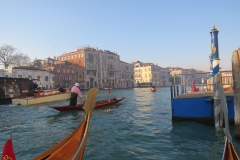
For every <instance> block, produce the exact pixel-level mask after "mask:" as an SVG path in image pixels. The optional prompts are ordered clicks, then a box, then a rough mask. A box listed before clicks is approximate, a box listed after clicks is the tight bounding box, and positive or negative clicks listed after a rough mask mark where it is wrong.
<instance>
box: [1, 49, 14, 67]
mask: <svg viewBox="0 0 240 160" xmlns="http://www.w3.org/2000/svg"><path fill="white" fill-rule="evenodd" d="M15 50H16V48H14V47H13V46H11V45H4V46H2V47H0V63H1V64H3V65H4V67H5V69H8V66H9V65H10V64H11V63H12V60H13V58H12V55H13V52H14V51H15Z"/></svg>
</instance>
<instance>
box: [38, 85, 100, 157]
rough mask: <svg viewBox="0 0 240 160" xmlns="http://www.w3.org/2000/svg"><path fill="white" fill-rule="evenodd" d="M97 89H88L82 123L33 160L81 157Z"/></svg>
mask: <svg viewBox="0 0 240 160" xmlns="http://www.w3.org/2000/svg"><path fill="white" fill-rule="evenodd" d="M98 91H99V90H98V89H97V88H92V89H90V90H89V92H88V94H87V97H86V103H85V104H84V107H83V108H84V110H85V113H86V116H85V118H84V120H83V121H82V123H81V124H80V125H79V126H78V127H77V128H76V129H75V130H74V131H73V132H72V133H71V134H70V135H69V136H68V137H66V138H65V139H64V140H62V141H61V142H60V143H58V144H56V145H55V146H53V147H52V148H50V149H49V150H47V151H46V152H44V153H42V154H40V155H39V156H37V157H35V158H34V160H68V159H74V160H79V159H82V157H83V154H84V149H85V146H86V142H87V134H88V128H89V123H90V120H91V117H92V111H93V109H94V107H95V98H96V95H97V93H98Z"/></svg>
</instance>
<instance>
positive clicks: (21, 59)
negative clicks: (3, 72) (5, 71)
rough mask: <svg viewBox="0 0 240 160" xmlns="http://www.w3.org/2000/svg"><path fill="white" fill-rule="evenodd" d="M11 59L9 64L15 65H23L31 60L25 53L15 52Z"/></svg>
mask: <svg viewBox="0 0 240 160" xmlns="http://www.w3.org/2000/svg"><path fill="white" fill-rule="evenodd" d="M12 58H13V60H12V63H11V65H12V66H15V67H19V66H24V65H26V64H27V63H29V62H30V61H31V59H30V58H29V56H28V55H27V54H23V53H16V54H14V55H13V56H12Z"/></svg>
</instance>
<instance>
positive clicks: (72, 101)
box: [69, 83, 82, 106]
mask: <svg viewBox="0 0 240 160" xmlns="http://www.w3.org/2000/svg"><path fill="white" fill-rule="evenodd" d="M78 87H79V83H75V85H74V86H73V87H72V88H71V97H70V103H69V106H77V98H78V97H79V98H80V100H82V92H81V91H80V89H79V88H78Z"/></svg>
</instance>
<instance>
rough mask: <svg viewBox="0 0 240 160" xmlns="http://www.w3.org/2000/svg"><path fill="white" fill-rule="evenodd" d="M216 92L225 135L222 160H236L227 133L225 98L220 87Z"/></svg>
mask: <svg viewBox="0 0 240 160" xmlns="http://www.w3.org/2000/svg"><path fill="white" fill-rule="evenodd" d="M218 91H219V96H220V99H221V104H222V111H223V114H224V124H225V128H224V129H223V131H224V133H225V134H226V139H225V146H224V151H223V157H222V159H223V160H238V155H237V153H236V151H235V149H234V147H233V144H232V137H231V135H230V131H229V123H228V109H227V101H226V96H225V93H224V90H223V88H222V86H221V85H218Z"/></svg>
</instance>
